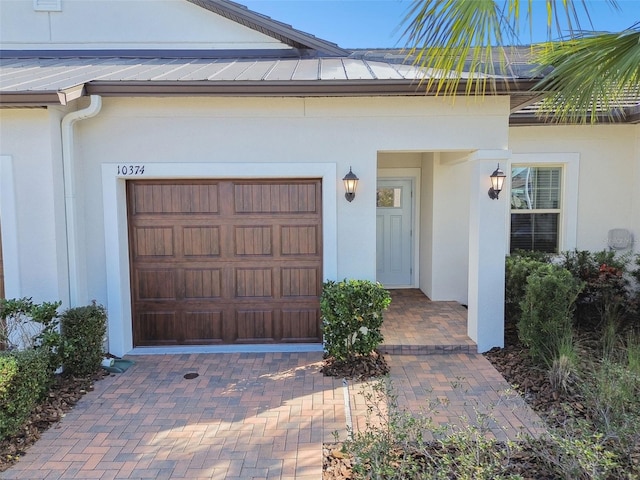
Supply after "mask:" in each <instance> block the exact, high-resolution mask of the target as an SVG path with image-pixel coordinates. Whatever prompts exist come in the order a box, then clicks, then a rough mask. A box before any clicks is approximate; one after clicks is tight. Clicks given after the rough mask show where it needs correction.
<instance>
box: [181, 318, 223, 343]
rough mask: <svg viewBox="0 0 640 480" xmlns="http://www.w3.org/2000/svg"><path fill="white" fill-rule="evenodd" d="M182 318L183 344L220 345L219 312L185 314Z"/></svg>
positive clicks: (220, 321)
mask: <svg viewBox="0 0 640 480" xmlns="http://www.w3.org/2000/svg"><path fill="white" fill-rule="evenodd" d="M183 318H184V323H183V329H184V341H185V343H194V344H201V343H203V342H206V343H222V341H223V336H222V318H223V314H222V312H221V311H219V310H217V311H209V312H185V314H184V317H183Z"/></svg>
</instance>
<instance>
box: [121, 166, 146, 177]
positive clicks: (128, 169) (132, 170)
mask: <svg viewBox="0 0 640 480" xmlns="http://www.w3.org/2000/svg"><path fill="white" fill-rule="evenodd" d="M118 175H127V176H129V175H130V176H136V175H144V165H118Z"/></svg>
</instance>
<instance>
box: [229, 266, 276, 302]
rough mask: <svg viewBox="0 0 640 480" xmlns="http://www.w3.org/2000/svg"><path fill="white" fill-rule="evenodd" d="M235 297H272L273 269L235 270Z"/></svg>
mask: <svg viewBox="0 0 640 480" xmlns="http://www.w3.org/2000/svg"><path fill="white" fill-rule="evenodd" d="M235 296H236V297H273V268H238V269H236V291H235Z"/></svg>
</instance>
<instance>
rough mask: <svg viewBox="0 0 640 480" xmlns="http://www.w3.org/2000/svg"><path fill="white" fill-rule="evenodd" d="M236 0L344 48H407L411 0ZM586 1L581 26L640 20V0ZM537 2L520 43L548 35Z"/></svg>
mask: <svg viewBox="0 0 640 480" xmlns="http://www.w3.org/2000/svg"><path fill="white" fill-rule="evenodd" d="M235 1H236V2H238V3H241V4H243V5H246V6H247V7H248V8H249V9H251V10H254V11H256V12H258V13H261V14H263V15H267V16H269V17H271V18H273V19H275V20H279V21H281V22H284V23H287V24H289V25H291V26H293V27H294V28H296V29H298V30H302V31H304V32H307V33H311V34H313V35H315V36H316V37H320V38H322V39H324V40H328V41H331V42H334V43H337V44H338V45H339V46H340V47H343V48H391V47H404V46H405V44H404V41H403V39H402V35H401V34H402V31H403V30H404V29H399V26H400V25H402V24H403V20H404V18H405V16H406V14H407V9H408V8H409V6H410V5H411V3H412V1H411V0H235ZM468 1H473V0H468ZM556 1H558V0H556ZM586 1H587V5H588V6H589V12H590V14H591V20H592V22H593V28H592V27H591V26H590V24H589V21H588V19H587V18H586V17H584V20H581V24H580V26H581V28H582V29H585V30H592V29H595V30H599V31H620V30H624V29H625V28H629V27H631V26H632V25H633V24H635V23H637V22H640V0H618V5H619V7H620V11H615V10H613V9H612V8H611V6H610V5H609V3H608V2H607V1H606V0H586ZM523 3H527V2H526V1H525V2H523ZM533 4H534V13H535V15H534V17H533V18H534V22H533V24H534V32H533V35H531V34H529V33H528V28H526V26H527V25H528V24H529V21H528V20H525V21H524V24H525V26H524V27H523V30H522V31H521V35H520V38H521V43H525V44H526V43H535V42H540V41H545V40H547V32H546V14H545V0H533Z"/></svg>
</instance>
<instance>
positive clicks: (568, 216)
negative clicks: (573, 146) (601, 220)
mask: <svg viewBox="0 0 640 480" xmlns="http://www.w3.org/2000/svg"><path fill="white" fill-rule="evenodd" d="M514 167H560V168H561V169H562V172H561V175H560V177H561V178H560V200H561V203H560V218H559V219H558V230H559V231H558V252H563V251H567V250H574V249H575V248H576V247H577V233H578V182H579V173H580V154H579V153H573V152H572V153H514V154H512V156H511V167H510V169H509V185H508V192H507V195H508V197H507V198H509V202H511V171H512V168H514ZM507 212H508V213H507V225H508V226H509V228H507V232H506V235H507V245H509V248H508V251H510V250H511V206H509V208H508V209H507ZM556 212H557V209H540V210H536V211H535V213H556ZM531 213H533V211H532V212H531Z"/></svg>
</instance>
